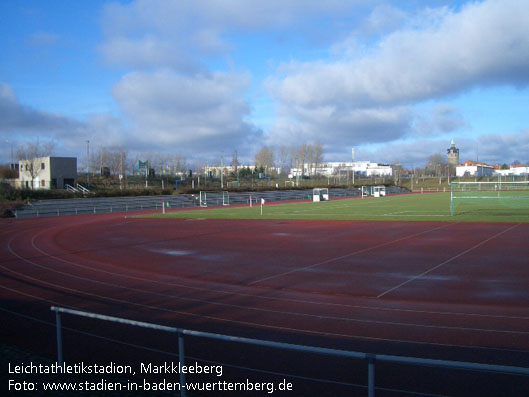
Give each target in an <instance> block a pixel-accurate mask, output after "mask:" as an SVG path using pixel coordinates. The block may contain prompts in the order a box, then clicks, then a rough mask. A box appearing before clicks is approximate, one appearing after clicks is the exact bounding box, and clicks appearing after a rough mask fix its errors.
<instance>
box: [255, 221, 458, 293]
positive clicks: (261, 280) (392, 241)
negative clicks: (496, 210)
mask: <svg viewBox="0 0 529 397" xmlns="http://www.w3.org/2000/svg"><path fill="white" fill-rule="evenodd" d="M451 225H453V223H447V224H446V225H442V226H438V227H435V228H433V229H429V230H424V231H422V232H419V233H415V234H412V235H410V236H406V237H401V238H398V239H396V240H391V241H387V242H385V243H381V244H377V245H374V246H372V247H368V248H364V249H361V250H358V251H354V252H350V253H348V254H345V255H342V256H337V257H335V258H330V259H327V260H325V261H323V262H318V263H313V264H312V265H308V266H303V267H298V268H295V269H292V270H288V271H286V272H283V273H279V274H274V275H271V276H268V277H263V278H261V279H259V280H255V281H252V282H251V283H248V284H246V285H248V286H250V285H254V284H257V283H261V282H263V281H268V280H271V279H273V278H278V277H282V276H286V275H288V274H292V273H296V272H300V271H303V270H307V269H312V268H314V267H317V266H321V265H325V264H327V263H331V262H336V261H339V260H341V259H345V258H349V257H351V256H354V255H358V254H361V253H364V252H368V251H371V250H374V249H376V248H380V247H385V246H386V245H390V244H394V243H398V242H399V241H403V240H407V239H410V238H413V237H417V236H420V235H422V234H425V233H429V232H433V231H434V230H439V229H443V228H445V227H447V226H451Z"/></svg>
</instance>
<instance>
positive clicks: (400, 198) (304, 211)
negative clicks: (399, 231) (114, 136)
mask: <svg viewBox="0 0 529 397" xmlns="http://www.w3.org/2000/svg"><path fill="white" fill-rule="evenodd" d="M146 217H148V218H184V219H289V220H359V221H366V220H369V221H400V222H402V221H404V222H418V221H421V222H437V221H441V222H511V223H529V199H520V200H492V199H470V200H468V199H465V200H458V201H457V202H456V205H455V211H454V215H453V216H452V215H451V214H450V193H425V194H404V195H395V196H387V197H380V198H374V197H368V198H352V199H343V200H331V201H324V202H316V203H314V202H309V201H303V202H299V203H288V204H275V203H265V205H264V206H263V212H262V215H261V206H260V205H256V204H254V205H253V207H249V206H233V207H231V206H225V207H222V208H219V207H217V208H204V209H193V210H189V211H183V210H178V211H172V212H167V213H166V214H161V213H160V214H151V215H147V216H146Z"/></svg>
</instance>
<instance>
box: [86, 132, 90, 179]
mask: <svg viewBox="0 0 529 397" xmlns="http://www.w3.org/2000/svg"><path fill="white" fill-rule="evenodd" d="M86 184H87V185H88V187H90V141H89V140H87V141H86Z"/></svg>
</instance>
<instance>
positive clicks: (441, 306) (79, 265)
mask: <svg viewBox="0 0 529 397" xmlns="http://www.w3.org/2000/svg"><path fill="white" fill-rule="evenodd" d="M2 226H3V227H2V231H1V237H0V239H1V249H2V259H1V261H0V276H1V277H2V283H1V288H0V296H1V306H2V311H1V312H0V318H1V320H2V321H3V324H5V326H4V327H2V338H3V340H4V341H7V342H9V343H11V344H14V345H17V346H20V347H23V348H28V349H32V350H35V351H38V352H40V353H43V354H48V355H50V354H53V352H54V349H55V341H54V339H53V331H54V330H53V329H52V327H50V326H49V324H52V323H53V320H54V317H53V315H52V313H51V312H50V311H49V307H50V306H51V305H56V306H64V307H70V308H75V309H80V310H87V311H93V312H97V313H101V314H108V315H114V316H118V317H125V318H131V319H135V320H140V321H148V322H152V323H158V324H165V325H170V326H175V327H183V328H188V329H195V330H203V331H213V332H219V333H224V334H232V335H238V336H247V337H253V338H262V339H267V340H275V341H284V342H290V343H298V344H307V345H317V346H325V347H332V348H341V349H346V350H357V351H366V352H372V353H378V354H397V355H407V356H416V357H428V358H438V359H449V360H462V361H473V362H483V363H492V364H502V365H515V366H526V367H527V366H529V305H528V302H529V245H528V244H527V242H528V241H529V225H528V224H501V223H495V224H485V223H434V222H431V223H405V222H402V223H400V222H349V221H347V222H346V221H343V222H336V221H235V220H177V219H171V220H168V219H139V218H133V217H130V215H129V216H127V217H125V216H124V215H123V214H107V215H96V216H78V217H62V218H54V219H50V218H45V219H44V218H43V219H31V220H9V221H2ZM46 323H47V324H46ZM83 326H89V325H87V323H83ZM40 328H42V330H40ZM44 329H45V331H44ZM127 332H132V331H127ZM132 333H133V332H132ZM118 334H119V332H118ZM145 344H146V345H148V344H149V343H148V342H145ZM210 348H211V346H209V347H208V349H210ZM90 349H94V348H93V347H91V348H90ZM96 349H97V348H96ZM160 349H161V350H163V349H164V347H160ZM195 353H196V354H197V355H201V356H202V357H206V354H205V352H204V351H203V350H202V351H201V350H200V349H197V350H196V351H195ZM80 354H81V353H80ZM226 356H227V357H228V358H229V356H230V354H228V353H227V354H226ZM210 358H211V357H210ZM216 359H219V357H216ZM219 361H222V357H221V358H220V359H219ZM265 361H266V360H265ZM286 367H287V368H291V367H290V366H288V365H287V366H286ZM274 368H276V367H274ZM414 370H415V369H414ZM334 372H339V371H334ZM319 374H320V375H322V373H321V371H320V373H319ZM476 376H477V378H476V379H477V380H476V382H481V381H482V380H483V379H482V378H480V376H481V377H484V376H485V377H486V376H488V375H483V374H481V375H476ZM389 378H390V377H389ZM378 379H380V380H382V381H384V380H383V379H382V377H381V378H378ZM502 379H503V378H502ZM502 381H503V380H500V381H495V383H496V384H497V383H498V382H502ZM517 381H520V379H519V378H517V379H515V382H517ZM436 382H437V381H436V380H430V381H428V382H427V383H428V384H429V386H430V388H431V390H430V391H431V392H432V391H433V392H438V393H440V394H444V393H445V391H444V386H442V385H440V384H437V383H436ZM509 382H512V380H509ZM521 382H522V383H521V386H519V387H518V388H515V389H512V390H514V392H515V393H517V392H518V391H519V390H523V388H525V387H526V385H528V384H529V383H528V382H527V379H526V378H523V379H521ZM499 387H500V389H499V390H503V389H502V387H503V386H502V385H500V386H499ZM388 388H389V387H388ZM520 388H521V389H520ZM303 390H305V391H306V390H312V389H303ZM488 390H490V389H488ZM305 393H306V392H305ZM455 394H457V392H456V393H455ZM465 394H468V393H467V392H465ZM390 395H393V394H391V393H390Z"/></svg>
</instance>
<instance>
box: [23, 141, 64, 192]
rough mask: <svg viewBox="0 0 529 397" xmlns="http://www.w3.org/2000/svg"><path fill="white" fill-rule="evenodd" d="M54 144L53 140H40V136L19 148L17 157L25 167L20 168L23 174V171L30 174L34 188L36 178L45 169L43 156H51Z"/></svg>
mask: <svg viewBox="0 0 529 397" xmlns="http://www.w3.org/2000/svg"><path fill="white" fill-rule="evenodd" d="M54 146H55V145H54V143H53V142H51V141H48V142H40V140H39V138H37V140H36V141H35V142H28V143H26V144H25V145H23V146H22V147H21V148H20V149H18V151H17V157H18V159H19V160H22V161H23V165H22V166H23V167H24V169H23V170H22V169H21V170H20V173H21V175H22V172H25V173H27V174H28V175H29V177H30V178H31V188H32V189H33V187H34V182H35V179H37V177H38V176H39V174H40V173H41V172H42V169H43V168H42V158H43V157H48V156H50V155H51V154H52V152H53V148H54Z"/></svg>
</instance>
